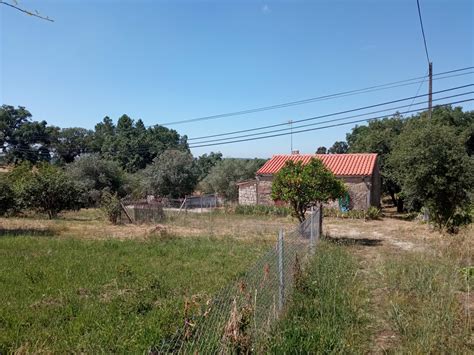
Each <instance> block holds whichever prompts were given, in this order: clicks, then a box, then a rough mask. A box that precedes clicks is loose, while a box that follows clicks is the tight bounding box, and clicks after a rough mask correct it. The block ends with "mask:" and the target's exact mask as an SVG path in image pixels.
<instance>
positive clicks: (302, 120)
mask: <svg viewBox="0 0 474 355" xmlns="http://www.w3.org/2000/svg"><path fill="white" fill-rule="evenodd" d="M472 85H473V84H468V85H462V86H458V87H454V88H449V89H445V90H439V91H436V92H435V93H434V94H439V93H442V92H447V91H452V90H458V89H462V88H466V87H469V86H472ZM427 95H428V94H422V95H416V96H410V97H405V98H403V99H397V100H392V101H386V102H382V103H377V104H373V105H368V106H363V107H358V108H355V109H350V110H344V111H339V112H334V113H329V114H325V115H320V116H314V117H309V118H304V119H300V120H293V123H299V122H305V121H311V120H316V119H320V118H325V117H331V116H337V115H342V114H346V113H351V112H355V111H361V110H366V109H370V108H374V107H379V106H385V105H390V104H394V103H397V102H402V101H406V100H411V99H416V98H418V97H424V96H427ZM287 124H288V123H286V122H285V123H276V124H272V125H267V126H261V127H257V128H249V129H244V130H240V131H233V132H227V133H220V134H213V135H208V136H203V137H199V138H189V139H188V141H191V140H198V139H199V140H201V139H204V138H212V137H222V136H228V135H234V134H237V133H244V132H252V131H257V130H262V129H267V128H274V127H280V126H286V125H287ZM231 138H232V137H229V139H231ZM196 143H199V142H196Z"/></svg>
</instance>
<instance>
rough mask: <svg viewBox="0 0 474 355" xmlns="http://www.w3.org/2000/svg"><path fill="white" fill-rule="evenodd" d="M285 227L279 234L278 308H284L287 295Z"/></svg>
mask: <svg viewBox="0 0 474 355" xmlns="http://www.w3.org/2000/svg"><path fill="white" fill-rule="evenodd" d="M283 257H284V256H283V229H282V228H280V233H279V234H278V274H279V279H280V280H279V281H280V282H279V287H278V296H279V297H278V310H280V311H281V310H282V309H283V303H284V301H285V300H284V297H285V284H284V278H283Z"/></svg>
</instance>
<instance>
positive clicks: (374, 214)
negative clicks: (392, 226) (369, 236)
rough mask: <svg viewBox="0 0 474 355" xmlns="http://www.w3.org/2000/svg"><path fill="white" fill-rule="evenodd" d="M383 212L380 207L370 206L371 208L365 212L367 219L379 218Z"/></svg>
mask: <svg viewBox="0 0 474 355" xmlns="http://www.w3.org/2000/svg"><path fill="white" fill-rule="evenodd" d="M381 214H382V213H381V211H380V209H379V208H377V207H374V206H370V207H369V209H368V210H367V211H366V212H365V219H371V220H375V219H379V218H380V215H381Z"/></svg>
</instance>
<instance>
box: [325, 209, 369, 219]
mask: <svg viewBox="0 0 474 355" xmlns="http://www.w3.org/2000/svg"><path fill="white" fill-rule="evenodd" d="M323 214H324V217H334V218H350V219H364V218H366V212H365V211H364V210H349V211H347V212H342V211H341V210H339V209H338V208H323Z"/></svg>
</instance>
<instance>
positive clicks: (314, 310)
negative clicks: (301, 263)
mask: <svg viewBox="0 0 474 355" xmlns="http://www.w3.org/2000/svg"><path fill="white" fill-rule="evenodd" d="M367 295H368V291H367V289H366V288H364V287H363V286H362V284H361V283H360V278H359V275H358V272H357V262H356V260H355V259H354V257H353V256H351V255H350V254H349V253H348V252H347V250H346V249H345V248H344V247H342V246H335V245H331V244H329V243H328V242H323V243H320V244H319V245H318V251H317V252H316V255H315V256H314V258H313V259H312V260H311V261H310V264H309V265H308V267H307V269H306V272H305V275H304V276H303V279H302V282H301V284H300V287H299V288H298V289H297V290H296V291H295V294H294V296H293V300H292V302H291V305H290V306H289V309H288V311H287V314H286V316H285V317H284V319H283V320H282V321H281V322H280V324H279V325H278V327H277V328H276V330H275V333H274V336H273V337H272V338H271V339H270V340H269V343H268V344H269V349H270V351H271V352H273V353H354V352H363V350H364V349H366V345H367V343H368V342H369V338H370V334H369V332H368V331H367V326H368V320H367V316H366V315H367V307H368V298H367Z"/></svg>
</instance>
